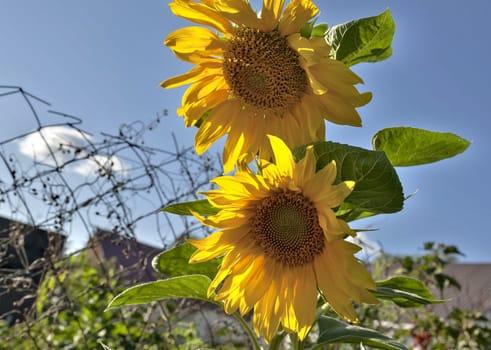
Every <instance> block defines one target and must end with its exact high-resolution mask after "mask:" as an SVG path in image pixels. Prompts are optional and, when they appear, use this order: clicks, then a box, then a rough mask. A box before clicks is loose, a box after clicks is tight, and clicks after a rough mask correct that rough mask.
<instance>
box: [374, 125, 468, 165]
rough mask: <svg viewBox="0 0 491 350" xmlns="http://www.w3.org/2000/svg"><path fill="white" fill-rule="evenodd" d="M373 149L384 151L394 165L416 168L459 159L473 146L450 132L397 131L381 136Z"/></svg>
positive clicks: (399, 129)
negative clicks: (458, 156)
mask: <svg viewBox="0 0 491 350" xmlns="http://www.w3.org/2000/svg"><path fill="white" fill-rule="evenodd" d="M372 145H373V149H374V150H377V151H384V152H385V154H386V155H387V157H388V158H389V160H390V161H391V163H392V165H394V166H412V165H421V164H427V163H433V162H437V161H439V160H443V159H446V158H450V157H453V156H456V155H457V154H459V153H462V152H464V151H465V150H466V149H467V147H469V145H470V142H469V141H467V140H466V139H464V138H462V137H460V136H457V135H455V134H451V133H448V132H435V131H428V130H423V129H417V128H410V127H397V128H387V129H383V130H380V131H379V132H377V133H376V134H375V135H374V137H373V139H372Z"/></svg>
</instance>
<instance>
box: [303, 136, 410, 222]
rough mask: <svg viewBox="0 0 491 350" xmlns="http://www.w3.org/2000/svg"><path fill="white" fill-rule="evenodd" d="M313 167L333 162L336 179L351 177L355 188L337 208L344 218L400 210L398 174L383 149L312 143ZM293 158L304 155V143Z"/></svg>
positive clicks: (342, 179) (339, 214)
mask: <svg viewBox="0 0 491 350" xmlns="http://www.w3.org/2000/svg"><path fill="white" fill-rule="evenodd" d="M312 145H313V146H314V151H315V155H316V158H317V169H321V168H323V167H324V166H326V165H327V164H328V163H329V162H331V161H332V160H335V161H336V165H337V178H336V182H340V181H346V180H353V181H355V182H356V185H355V189H354V190H353V192H352V193H351V194H350V195H349V196H348V197H347V198H346V200H345V202H344V203H343V204H342V205H341V206H340V208H338V210H337V215H338V216H339V217H341V218H343V219H345V220H347V221H352V220H356V219H360V218H363V217H367V216H371V215H375V214H383V213H395V212H397V211H400V210H401V209H402V206H403V202H404V194H403V192H402V185H401V182H400V181H399V177H398V176H397V173H396V171H395V169H394V167H393V166H392V165H391V163H390V162H389V160H388V159H387V157H386V155H385V154H384V152H377V151H369V150H366V149H363V148H359V147H354V146H350V145H343V144H339V143H334V142H316V143H313V144H312ZM294 155H295V158H296V159H297V160H298V159H301V158H303V157H304V155H305V146H302V147H299V148H297V149H295V150H294Z"/></svg>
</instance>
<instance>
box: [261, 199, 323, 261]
mask: <svg viewBox="0 0 491 350" xmlns="http://www.w3.org/2000/svg"><path fill="white" fill-rule="evenodd" d="M255 214H256V215H254V219H253V221H254V222H253V223H252V227H253V232H254V239H255V242H256V244H257V245H258V246H259V247H261V248H262V249H263V251H264V254H265V255H267V256H269V257H271V258H273V259H275V260H276V261H278V262H280V263H282V264H283V265H286V266H301V265H304V264H308V263H311V262H312V261H313V260H314V258H315V257H316V256H317V255H318V254H320V253H321V252H322V250H323V249H324V233H323V231H322V228H321V227H320V225H319V221H318V218H317V209H316V208H315V206H314V204H313V203H312V202H311V201H310V200H309V199H308V198H306V197H304V196H303V195H302V194H301V193H298V192H292V191H286V192H281V193H278V194H275V195H272V196H271V197H268V198H266V199H264V200H263V201H262V202H261V204H260V205H258V206H257V208H256V213H255Z"/></svg>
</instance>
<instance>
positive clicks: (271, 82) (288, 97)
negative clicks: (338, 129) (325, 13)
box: [162, 0, 371, 172]
mask: <svg viewBox="0 0 491 350" xmlns="http://www.w3.org/2000/svg"><path fill="white" fill-rule="evenodd" d="M284 2H285V1H284V0H265V1H264V2H263V6H262V10H261V15H260V17H258V15H257V14H256V13H255V12H254V10H253V9H252V8H251V6H250V4H249V2H248V1H247V0H202V1H200V2H195V1H190V0H174V1H173V2H172V3H170V5H169V6H170V8H171V10H172V12H173V13H174V14H175V15H176V16H180V17H183V18H186V19H188V20H190V21H193V22H195V23H198V24H202V25H205V26H208V27H211V28H212V29H214V30H216V31H218V32H220V33H221V34H220V33H218V34H217V33H215V32H213V31H211V30H209V29H207V28H204V27H201V26H192V27H186V28H181V29H178V30H176V31H174V32H172V33H171V34H169V36H168V37H167V38H166V40H165V45H167V46H168V47H169V48H170V49H171V50H172V51H173V52H174V54H175V55H176V56H177V57H178V58H180V59H182V60H184V61H187V62H190V63H192V64H195V65H196V66H195V67H194V68H192V69H191V70H190V71H189V72H188V73H185V74H182V75H178V76H176V77H173V78H170V79H168V80H166V81H164V82H163V83H162V86H163V87H165V88H174V87H177V86H181V85H187V84H191V86H190V87H189V88H188V89H187V90H186V92H185V93H184V95H183V97H182V105H181V107H180V108H179V109H178V115H180V116H183V117H184V122H185V125H186V127H189V126H192V125H195V124H196V123H198V121H200V120H201V121H203V119H202V117H203V116H204V115H207V116H206V118H204V121H203V123H202V125H201V126H200V128H199V131H198V132H197V134H196V137H195V147H196V151H197V153H198V154H201V153H203V152H204V151H206V150H207V149H208V147H209V146H210V145H211V144H212V143H214V142H215V141H216V140H218V139H219V138H221V137H222V136H224V135H225V134H228V138H227V141H226V142H225V147H224V152H223V163H224V169H225V171H226V172H229V171H231V170H232V169H233V167H234V165H235V163H236V161H237V159H238V158H239V157H240V156H241V155H242V154H245V155H246V156H247V160H249V161H250V160H252V158H253V157H254V156H255V155H256V154H257V153H258V152H263V153H265V154H264V155H263V156H262V157H263V158H264V159H268V157H269V156H271V149H270V147H269V142H268V141H267V137H266V135H267V134H272V135H276V136H278V137H280V138H282V139H283V140H284V141H285V142H286V143H287V145H288V146H289V147H296V146H299V145H303V144H306V143H308V142H312V141H316V140H324V138H325V129H324V119H327V120H329V121H331V122H334V123H337V124H345V125H353V126H361V119H360V116H359V115H358V112H357V111H356V109H355V108H356V107H359V106H363V105H365V104H366V103H368V102H369V101H370V99H371V94H370V93H363V94H360V93H359V92H358V90H357V89H356V88H355V87H354V85H355V84H358V83H362V80H361V79H360V78H359V77H358V76H357V75H356V74H354V73H353V72H352V71H351V70H350V69H349V68H348V67H347V66H346V65H344V64H343V63H342V62H340V61H336V60H334V59H331V58H329V54H330V51H331V47H330V46H329V45H328V44H327V42H326V40H325V39H324V38H306V37H303V36H302V35H301V34H300V31H301V28H302V27H303V26H304V25H305V24H306V23H308V21H309V20H310V19H312V18H313V17H314V16H315V15H316V14H317V13H318V12H319V10H318V9H317V7H316V6H315V5H314V4H313V3H312V2H311V1H310V0H292V1H291V2H290V3H288V5H286V6H285V7H284ZM283 7H284V10H283Z"/></svg>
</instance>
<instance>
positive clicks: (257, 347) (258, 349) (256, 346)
mask: <svg viewBox="0 0 491 350" xmlns="http://www.w3.org/2000/svg"><path fill="white" fill-rule="evenodd" d="M232 316H233V317H234V318H235V319H236V320H237V321H239V322H240V324H241V325H242V328H244V330H245V331H246V333H247V335H248V336H249V339H251V342H252V345H253V346H254V350H261V349H262V348H261V346H260V345H259V342H258V341H257V338H256V335H255V334H254V332H253V331H252V329H251V327H250V326H249V324H248V323H247V321H246V320H244V318H243V317H242V316H241V315H240V314H239V313H238V312H234V313H233V314H232Z"/></svg>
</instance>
